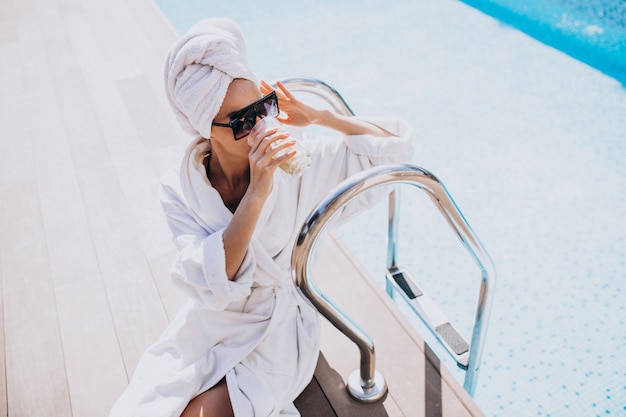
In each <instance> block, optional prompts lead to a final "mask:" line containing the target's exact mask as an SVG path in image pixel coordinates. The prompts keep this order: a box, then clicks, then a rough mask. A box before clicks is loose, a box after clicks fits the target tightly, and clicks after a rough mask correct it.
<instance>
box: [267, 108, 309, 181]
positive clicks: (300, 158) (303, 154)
mask: <svg viewBox="0 0 626 417" xmlns="http://www.w3.org/2000/svg"><path fill="white" fill-rule="evenodd" d="M261 122H262V123H264V124H265V128H266V129H272V128H274V127H276V128H278V132H280V133H287V134H289V132H286V131H285V128H284V126H283V124H282V123H280V122H279V121H278V120H277V119H276V117H274V116H267V117H265V118H263V120H262V121H261ZM289 135H290V136H289V137H290V139H291V140H295V141H296V143H295V144H294V145H293V146H291V147H289V148H285V149H283V150H282V151H280V152H278V154H276V157H280V156H282V155H284V154H286V153H288V152H291V151H292V150H293V149H295V150H296V154H295V155H294V156H292V157H291V158H289V159H287V160H286V161H284V162H283V163H282V164H280V165H279V166H278V167H279V168H280V169H282V170H283V171H285V172H286V173H287V174H289V175H290V176H292V177H299V176H300V175H302V173H303V172H304V170H305V169H307V168H308V167H309V166H311V154H310V153H309V152H308V151H307V150H306V149H305V148H304V147H303V146H302V144H301V143H300V141H299V140H298V139H297V138H295V137H293V136H291V134H289ZM283 140H287V139H283ZM283 140H277V141H276V142H274V144H276V145H279V144H280V143H282V141H283Z"/></svg>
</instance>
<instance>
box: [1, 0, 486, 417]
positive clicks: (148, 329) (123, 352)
mask: <svg viewBox="0 0 626 417" xmlns="http://www.w3.org/2000/svg"><path fill="white" fill-rule="evenodd" d="M175 38H176V34H175V32H174V30H173V29H172V28H171V26H170V25H169V23H168V22H166V20H165V19H164V18H163V17H162V16H161V14H160V12H159V11H158V9H157V8H156V7H155V6H154V5H153V3H152V2H151V1H150V0H106V1H103V0H46V1H35V0H3V1H2V5H1V6H0V57H1V60H2V65H0V85H1V89H2V90H1V91H2V94H0V178H1V180H0V222H1V223H0V292H1V294H2V297H0V341H1V342H2V343H0V358H1V359H2V360H0V369H1V371H2V375H3V376H4V377H3V378H0V416H4V415H8V416H12V417H23V416H35V415H47V416H55V417H66V416H68V417H69V416H75V417H92V416H105V415H107V413H108V410H109V409H110V407H111V405H112V403H113V402H114V401H115V399H116V398H117V397H118V396H119V395H120V393H121V392H122V391H123V389H124V388H125V386H126V385H127V383H128V378H129V376H130V375H132V372H133V370H134V368H135V366H136V363H137V361H138V358H139V356H140V355H141V353H142V352H143V350H144V349H145V348H146V346H147V345H149V344H150V343H152V342H153V341H154V340H155V339H156V338H157V337H158V335H159V334H160V332H161V331H162V330H163V328H164V327H165V326H166V325H167V323H168V321H169V320H170V318H171V317H172V316H173V314H174V313H175V311H176V310H177V308H178V306H179V305H180V304H181V302H182V299H181V296H180V295H179V294H178V293H177V292H176V291H173V290H172V289H171V287H170V284H169V277H168V272H169V267H170V262H171V260H172V257H173V247H172V244H171V242H170V237H169V234H168V231H167V228H166V225H165V223H164V220H163V216H162V214H161V210H160V207H159V203H158V196H157V190H158V181H159V178H160V177H161V175H162V174H163V172H164V170H165V169H166V168H167V167H169V166H170V164H172V163H176V161H177V159H178V157H179V152H180V150H181V148H182V147H183V146H184V145H185V144H186V142H187V141H188V138H186V137H185V136H184V135H183V134H181V131H180V129H179V127H178V125H177V123H176V121H175V120H174V117H173V115H172V113H171V111H170V110H169V107H168V105H167V103H166V100H165V97H164V94H163V87H162V81H161V76H162V66H163V62H164V57H165V54H166V51H167V49H168V48H169V46H170V45H171V43H172V42H173V41H174V39H175ZM344 264H345V262H344ZM346 265H347V264H346ZM358 283H359V284H358V285H357V287H358V288H360V289H359V291H361V292H362V294H366V293H369V296H368V297H369V298H368V299H371V300H372V301H371V302H370V301H368V302H367V304H363V303H361V305H356V307H355V312H354V314H355V316H359V317H360V315H363V320H364V322H367V323H368V325H367V326H366V327H367V328H368V331H371V333H372V335H373V336H374V338H375V340H378V339H376V337H377V335H378V334H380V332H381V331H385V332H386V333H385V334H386V336H385V339H386V340H394V341H396V343H393V344H391V346H389V347H386V346H385V344H377V349H378V351H379V359H378V360H379V364H380V368H381V369H382V370H383V372H384V373H385V376H386V377H387V378H388V381H389V385H390V395H389V396H388V397H387V399H386V400H385V401H384V402H383V403H380V404H375V405H371V406H367V407H366V406H362V405H359V404H355V403H354V402H353V401H352V400H350V399H348V398H347V396H346V395H345V392H344V390H343V388H342V384H343V382H342V381H344V380H345V376H346V375H347V374H349V373H350V372H351V371H352V370H353V369H354V368H355V367H356V366H358V356H357V352H356V348H354V347H350V346H349V342H347V341H346V340H344V338H342V337H340V335H338V334H337V332H336V331H335V330H334V329H333V328H331V327H330V326H327V327H325V329H324V356H323V357H322V358H321V360H320V363H319V366H318V372H317V374H316V379H315V380H314V381H312V383H311V385H310V386H309V388H308V389H307V391H306V392H305V394H304V395H303V396H301V397H300V398H299V399H298V404H299V405H300V406H301V408H302V409H303V415H305V416H314V415H324V416H328V415H356V414H354V412H353V411H346V410H351V409H352V408H354V407H356V408H357V409H358V414H359V415H362V416H370V415H371V416H378V415H381V416H393V417H395V416H400V415H407V416H429V417H430V416H437V415H450V416H457V415H481V413H480V411H479V410H478V409H477V408H476V407H475V405H473V403H472V402H471V400H470V399H469V398H468V397H467V395H466V394H465V393H464V391H463V390H462V389H460V388H459V387H458V384H455V383H453V382H452V383H448V382H445V381H446V379H447V378H448V376H447V374H446V372H445V369H439V367H438V365H437V361H436V359H433V358H431V360H424V353H423V352H424V349H425V347H424V345H423V342H422V341H421V340H420V339H419V336H417V335H416V334H415V333H414V332H413V331H412V330H411V329H410V328H408V327H407V326H406V324H405V323H404V322H403V321H402V320H398V319H397V317H395V313H394V312H393V308H392V307H391V304H390V302H389V301H388V300H385V299H384V298H383V297H380V294H378V293H376V291H375V290H372V287H371V285H370V284H369V283H368V281H367V279H363V280H358ZM354 294H356V293H355V292H353V290H351V291H350V292H343V293H340V294H339V298H341V297H344V298H345V300H346V301H348V302H349V303H350V302H351V298H350V297H353V296H354ZM359 297H365V295H363V296H359ZM358 299H360V300H361V299H363V298H358ZM339 301H340V302H341V299H340V300H339ZM352 301H354V300H352ZM352 304H354V303H352ZM374 306H375V307H374ZM375 309H376V310H378V309H380V311H382V312H384V316H385V317H387V319H385V320H383V319H381V317H382V316H379V314H378V313H377V314H376V315H375V316H373V315H372V312H373V311H374V310H375ZM349 311H351V310H350V309H349ZM391 322H395V325H393V326H391V325H390V324H389V323H391ZM370 325H371V328H370V327H369V326H370ZM390 332H391V333H390ZM427 350H428V349H426V351H427ZM399 351H403V352H406V351H416V352H418V353H419V352H421V354H419V355H418V357H415V358H412V359H411V360H410V361H405V360H402V361H397V360H396V359H397V357H398V356H397V355H398V354H399ZM346 353H348V354H349V355H348V356H347V357H346ZM427 356H428V355H427ZM406 369H410V372H411V375H412V376H414V377H415V378H414V379H413V378H411V379H408V378H407V377H406V374H403V373H402V372H404V371H405V370H406ZM396 375H404V376H402V377H399V376H396ZM440 375H443V378H441V377H440ZM320 389H323V390H324V392H322V391H321V390H320ZM317 400H320V401H321V402H318V401H317ZM311 404H315V406H311ZM323 404H325V405H323ZM329 410H330V411H329ZM331 411H332V413H333V414H330V412H331ZM316 413H317V414H316ZM346 413H347V414H346Z"/></svg>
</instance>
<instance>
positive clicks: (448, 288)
mask: <svg viewBox="0 0 626 417" xmlns="http://www.w3.org/2000/svg"><path fill="white" fill-rule="evenodd" d="M292 3H293V2H288V1H286V0H279V1H274V2H272V3H271V4H268V3H264V4H257V3H250V2H245V1H243V0H233V1H231V2H219V3H216V2H211V3H209V2H207V1H202V2H201V1H188V2H185V3H184V4H183V3H182V2H179V1H176V0H158V1H157V4H158V5H159V6H161V7H162V8H163V9H164V10H165V12H166V14H167V15H168V16H169V17H170V19H171V21H172V22H173V23H174V25H175V26H176V27H177V28H178V30H179V31H181V32H182V31H184V30H186V29H187V27H189V26H190V25H191V24H192V23H193V22H195V21H196V20H197V19H199V18H200V17H205V16H229V17H232V18H233V19H235V20H237V21H238V22H239V23H240V25H241V26H242V30H243V31H244V33H245V35H246V37H247V39H248V44H249V49H250V63H251V65H252V66H253V68H255V70H256V72H257V73H258V74H259V75H260V76H261V77H264V78H266V79H276V78H284V77H291V76H302V75H304V76H312V77H316V78H320V79H323V80H325V81H327V82H328V83H330V84H331V85H333V86H334V87H336V88H337V89H339V91H340V92H341V93H342V94H343V95H344V97H345V98H346V99H347V100H348V102H349V103H350V104H351V106H352V108H353V109H354V110H355V111H356V112H357V113H358V114H381V113H382V114H395V115H399V116H401V117H403V118H405V119H406V120H408V121H409V122H410V123H411V124H412V125H413V126H414V128H415V131H416V144H417V149H416V155H415V157H414V163H415V164H417V165H420V166H423V167H425V168H427V169H429V170H430V171H432V172H433V173H435V174H436V175H437V176H438V177H439V178H440V179H441V180H442V181H443V182H444V184H445V185H446V186H447V187H448V189H449V191H450V192H451V194H452V196H453V197H454V198H455V200H456V202H457V203H458V205H459V207H460V208H461V210H462V211H463V213H464V214H465V216H466V217H467V219H468V221H469V222H470V224H471V225H472V227H473V228H474V230H475V231H476V233H477V234H478V236H479V237H480V239H481V240H482V242H483V243H484V245H485V246H486V248H487V249H488V250H489V252H490V254H491V256H492V257H493V258H494V261H495V263H496V267H497V269H498V278H499V282H498V288H497V292H496V300H495V304H494V309H493V312H492V319H491V324H490V328H489V332H488V340H487V345H486V348H485V354H484V357H483V367H482V369H481V373H480V376H479V380H478V386H477V389H476V396H475V398H476V401H477V403H478V404H479V406H480V407H481V409H482V410H483V411H484V412H485V414H486V415H487V416H498V417H500V416H503V417H509V416H548V415H549V416H574V417H578V416H580V417H583V416H584V417H587V416H596V415H598V416H606V415H624V414H626V408H625V407H626V360H624V359H623V357H624V353H625V352H624V350H625V345H626V323H625V322H624V318H623V317H624V316H625V314H624V304H625V302H624V300H626V297H625V295H624V287H625V282H626V222H625V221H624V219H625V218H626V118H625V117H624V114H626V93H625V91H624V88H623V87H622V86H621V85H620V83H619V82H618V81H616V80H615V79H614V78H612V77H610V76H607V75H606V74H604V73H602V72H600V71H598V70H596V69H594V68H592V67H590V66H589V65H587V64H584V63H581V62H580V61H578V60H575V59H573V58H571V57H570V56H568V55H566V54H564V53H561V52H559V51H557V50H555V49H553V48H551V47H547V46H546V45H544V44H543V43H540V42H537V41H536V40H535V39H533V38H531V37H529V36H527V35H526V34H524V33H521V32H520V31H518V30H516V29H514V28H512V27H511V26H508V25H503V24H501V23H500V22H499V21H497V20H495V19H493V18H491V17H489V16H486V15H485V14H483V13H481V12H479V11H478V10H476V9H474V8H472V7H469V6H468V5H466V4H464V3H461V2H456V1H440V0H420V1H414V2H405V1H401V0H390V1H385V2H380V1H365V2H358V6H355V4H357V3H354V2H332V1H330V0H327V1H321V2H315V3H314V4H313V2H307V3H303V4H299V5H298V7H293V6H292ZM407 191H408V190H407ZM402 204H403V205H402V210H403V213H402V214H403V217H402V220H401V221H402V224H403V225H404V227H403V232H402V234H401V236H400V240H401V242H400V243H401V245H402V249H401V253H400V259H399V260H400V263H401V264H402V265H403V266H405V267H406V268H407V269H409V270H410V271H411V273H412V274H413V275H414V276H416V277H417V276H419V277H423V278H422V281H421V282H422V284H423V286H424V288H425V289H426V290H427V291H428V292H429V294H431V295H432V296H434V297H436V298H437V299H439V300H440V301H441V303H442V304H443V306H444V308H445V309H446V312H447V313H448V315H449V316H450V318H451V319H452V320H453V321H455V322H459V323H460V325H459V327H460V329H461V330H463V331H467V327H468V322H469V321H470V318H471V317H470V316H471V312H472V311H473V302H474V299H475V296H476V291H477V276H476V271H475V268H474V267H473V265H472V263H471V260H468V259H466V256H465V254H464V252H463V251H462V250H461V249H460V245H459V244H458V242H457V241H456V240H455V238H454V236H451V233H450V231H449V230H448V229H447V227H446V226H445V225H444V224H441V222H440V221H439V219H438V217H437V215H436V214H435V213H434V212H433V210H431V207H430V206H429V204H428V202H427V201H425V200H424V199H423V198H422V197H421V196H419V195H418V194H415V193H412V192H403V203H402ZM384 209H385V207H384V205H383V206H377V207H376V208H375V209H374V210H372V211H371V212H368V213H366V214H364V215H363V216H362V218H359V219H358V220H357V222H355V223H354V225H349V226H350V227H347V228H345V229H342V234H343V235H344V239H346V240H348V243H349V244H350V246H351V247H353V248H355V250H356V251H357V252H358V253H359V254H360V257H361V260H362V261H363V262H364V263H365V264H366V265H367V266H368V269H370V270H372V271H373V272H374V273H377V274H379V275H380V274H381V273H382V268H383V267H384V264H385V248H384V236H385V220H384ZM364 225H366V226H367V227H364ZM381 246H383V247H382V248H381ZM381 277H382V275H381ZM458 277H468V278H467V280H459V279H458ZM474 277H476V278H475V279H474ZM381 282H382V279H381ZM451 282H452V283H453V284H451ZM468 294H469V296H468ZM426 336H427V334H425V337H426ZM431 345H432V346H433V348H434V349H435V345H434V344H432V343H431ZM442 359H443V360H444V362H445V361H446V360H447V358H446V357H445V356H442ZM446 363H447V364H448V367H449V368H450V369H453V370H454V369H455V365H454V364H452V363H451V362H446Z"/></svg>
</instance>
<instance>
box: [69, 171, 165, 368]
mask: <svg viewBox="0 0 626 417" xmlns="http://www.w3.org/2000/svg"><path fill="white" fill-rule="evenodd" d="M80 187H81V190H82V193H83V196H84V199H85V205H86V207H87V213H88V223H89V228H90V230H91V232H92V234H93V238H94V246H95V250H96V253H97V256H98V260H99V264H100V270H101V272H102V277H103V279H104V286H105V288H106V290H107V296H108V300H109V306H110V309H111V314H112V316H113V319H114V323H115V328H116V332H117V337H118V339H119V344H120V348H121V351H122V354H123V358H124V363H125V365H126V369H127V372H128V374H129V376H130V375H131V374H132V372H133V370H134V368H135V366H136V364H137V361H138V360H139V357H140V355H141V354H142V353H143V351H144V350H145V349H146V347H147V346H148V345H150V344H152V343H153V342H154V341H156V339H157V338H158V336H159V335H160V333H161V331H162V330H163V329H164V327H165V326H166V325H167V317H166V315H165V311H164V309H163V305H162V303H161V300H160V297H159V294H158V291H157V289H156V286H155V283H154V280H153V278H152V275H151V272H150V268H149V266H148V263H147V260H146V258H145V256H144V254H143V252H142V250H141V247H140V244H139V239H138V237H137V236H136V229H135V228H134V225H133V220H132V218H131V216H130V214H129V207H128V203H127V202H126V200H125V198H124V195H123V193H122V191H121V187H120V185H119V182H118V180H117V177H116V175H115V170H114V168H113V166H112V165H111V164H104V165H96V166H94V169H92V170H89V171H87V172H84V173H83V174H82V175H81V178H80ZM102 196H106V198H105V199H103V198H102Z"/></svg>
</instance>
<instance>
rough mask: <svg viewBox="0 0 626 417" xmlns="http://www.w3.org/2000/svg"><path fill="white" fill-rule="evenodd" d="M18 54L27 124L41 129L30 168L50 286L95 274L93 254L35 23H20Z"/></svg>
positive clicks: (63, 126) (61, 115)
mask: <svg viewBox="0 0 626 417" xmlns="http://www.w3.org/2000/svg"><path fill="white" fill-rule="evenodd" d="M20 36H21V39H22V43H23V45H24V46H25V47H24V48H22V49H21V50H20V55H21V56H20V59H21V62H24V65H23V76H24V78H25V79H26V80H28V82H26V83H25V88H24V90H25V91H24V93H25V99H26V101H27V103H28V106H29V108H30V111H29V112H28V118H29V123H28V125H29V126H33V127H35V126H46V134H45V135H41V134H36V132H33V134H32V135H31V141H32V142H33V145H32V146H33V150H32V151H31V153H32V154H33V159H34V169H35V172H37V181H38V184H39V198H40V201H41V208H42V217H43V220H44V226H45V227H46V237H47V242H48V252H49V256H50V261H51V268H52V276H53V279H54V281H55V283H56V284H58V285H63V284H65V283H68V282H71V281H72V280H77V279H84V278H86V277H91V276H96V275H97V272H98V265H97V261H96V258H95V256H94V255H93V245H92V243H91V236H90V235H89V233H85V231H86V230H87V223H86V219H85V213H84V206H83V203H82V198H81V195H80V190H79V189H78V183H77V181H76V172H75V170H74V164H73V159H72V154H71V149H70V147H69V145H68V141H67V136H66V129H65V124H64V123H63V114H62V113H61V111H60V106H59V99H58V97H59V95H58V92H57V89H56V88H55V84H54V77H53V74H52V73H51V71H50V67H49V65H48V61H49V59H47V58H49V57H47V56H46V48H45V46H44V43H43V41H42V38H43V37H44V36H45V35H44V34H43V33H42V32H41V28H40V27H39V25H38V21H37V20H34V19H32V20H29V21H22V22H21V23H20Z"/></svg>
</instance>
